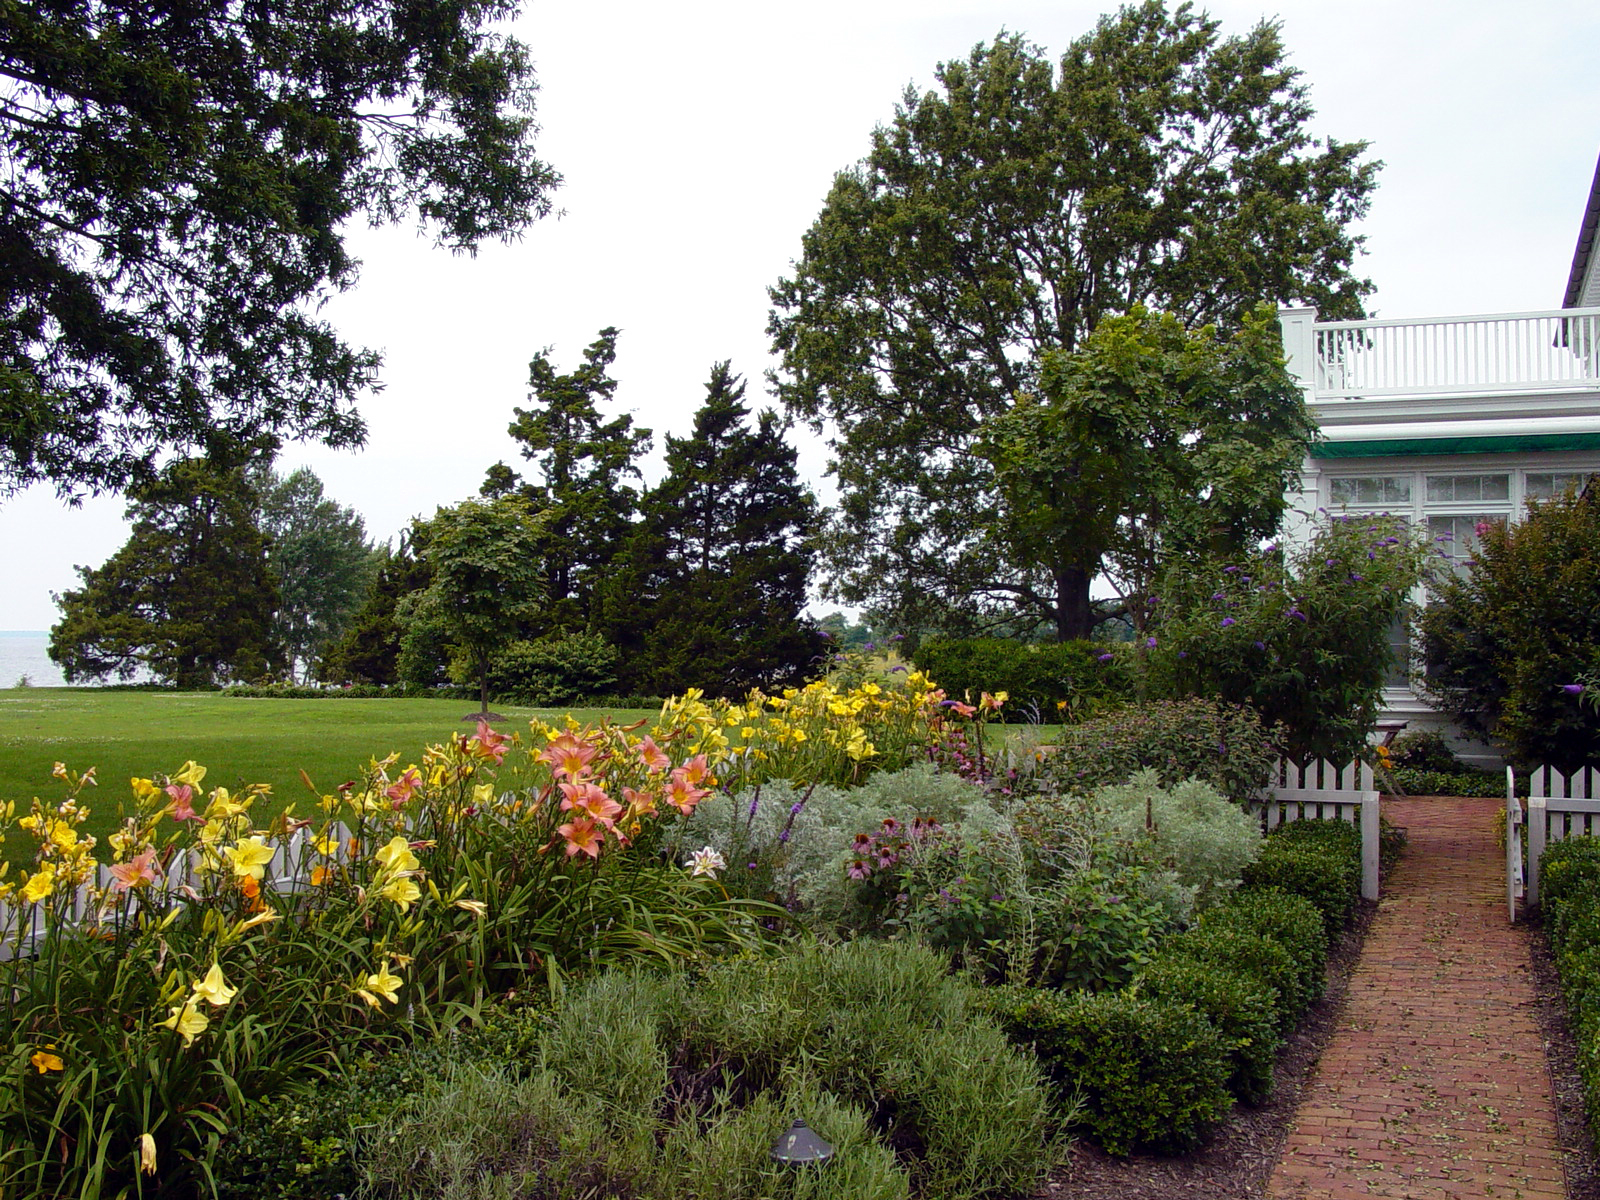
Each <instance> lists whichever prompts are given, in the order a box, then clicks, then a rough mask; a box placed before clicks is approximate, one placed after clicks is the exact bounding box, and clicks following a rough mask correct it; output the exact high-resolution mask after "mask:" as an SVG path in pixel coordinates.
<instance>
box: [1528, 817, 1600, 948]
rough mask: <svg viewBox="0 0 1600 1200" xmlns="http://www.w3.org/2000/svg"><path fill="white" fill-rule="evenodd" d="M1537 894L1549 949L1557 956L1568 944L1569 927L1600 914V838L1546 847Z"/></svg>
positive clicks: (1564, 842)
mask: <svg viewBox="0 0 1600 1200" xmlns="http://www.w3.org/2000/svg"><path fill="white" fill-rule="evenodd" d="M1539 893H1540V894H1539V903H1540V906H1541V907H1542V908H1543V910H1544V922H1545V928H1546V929H1547V930H1548V931H1549V933H1550V944H1551V948H1552V949H1553V950H1554V951H1555V952H1556V954H1558V955H1560V954H1561V953H1563V952H1564V951H1565V950H1566V949H1567V946H1568V929H1569V927H1571V926H1574V925H1576V924H1577V923H1578V922H1580V921H1585V920H1589V919H1592V917H1593V915H1594V914H1600V840H1597V839H1595V838H1587V837H1574V838H1563V839H1562V840H1561V841H1559V842H1552V843H1551V844H1550V845H1548V846H1546V847H1545V851H1544V856H1543V857H1542V858H1541V859H1540V860H1539ZM1597 940H1600V939H1597Z"/></svg>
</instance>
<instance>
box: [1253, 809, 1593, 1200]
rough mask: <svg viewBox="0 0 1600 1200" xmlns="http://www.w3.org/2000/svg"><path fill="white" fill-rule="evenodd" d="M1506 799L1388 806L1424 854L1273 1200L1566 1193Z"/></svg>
mask: <svg viewBox="0 0 1600 1200" xmlns="http://www.w3.org/2000/svg"><path fill="white" fill-rule="evenodd" d="M1500 808H1501V804H1500V802H1499V801H1495V800H1453V799H1425V800H1386V801H1384V812H1385V814H1386V815H1387V816H1388V817H1389V819H1390V820H1392V821H1393V822H1394V823H1395V824H1397V825H1403V826H1406V827H1407V828H1408V829H1409V831H1410V835H1411V841H1410V848H1409V850H1408V851H1407V854H1406V857H1405V858H1404V860H1403V861H1402V862H1401V864H1400V866H1399V867H1398V868H1397V869H1396V870H1395V872H1394V874H1393V876H1392V877H1391V878H1390V879H1389V880H1387V881H1386V886H1385V888H1384V898H1383V900H1382V901H1381V902H1380V903H1379V908H1378V913H1377V916H1376V918H1375V919H1374V920H1373V923H1372V928H1371V931H1370V932H1369V934H1368V937H1367V943H1366V945H1365V947H1364V948H1363V950H1362V954H1361V961H1360V963H1359V964H1358V965H1357V967H1356V970H1355V974H1354V975H1353V976H1352V977H1351V980H1350V991H1349V996H1348V998H1347V1000H1346V1002H1345V1010H1344V1012H1343V1013H1342V1014H1341V1015H1340V1018H1339V1024H1338V1026H1337V1028H1336V1029H1335V1031H1334V1035H1333V1041H1332V1042H1331V1043H1330V1045H1329V1046H1328V1048H1327V1050H1326V1051H1325V1052H1324V1053H1323V1056H1322V1060H1321V1062H1320V1063H1319V1064H1318V1066H1317V1074H1316V1076H1315V1078H1314V1079H1313V1081H1312V1082H1311V1085H1310V1086H1309V1087H1308V1088H1307V1090H1306V1093H1305V1095H1304V1097H1303V1098H1302V1100H1301V1104H1300V1109H1299V1112H1298V1113H1296V1115H1295V1122H1294V1125H1293V1127H1292V1128H1291V1130H1290V1133H1289V1139H1288V1143H1287V1145H1286V1146H1285V1147H1284V1152H1283V1157H1282V1158H1281V1159H1280V1160H1279V1162H1278V1165H1277V1168H1276V1169H1275V1170H1274V1171H1273V1174H1272V1180H1271V1182H1270V1184H1269V1185H1268V1189H1267V1194H1268V1196H1269V1197H1272V1198H1273V1200H1353V1198H1354V1197H1358V1196H1388V1197H1404V1198H1406V1200H1458V1198H1468V1197H1472V1198H1476V1197H1485V1198H1489V1197H1493V1198H1496V1200H1501V1198H1504V1200H1510V1198H1513V1197H1517V1198H1521V1200H1561V1197H1563V1196H1564V1195H1565V1188H1564V1187H1563V1182H1562V1172H1561V1159H1560V1155H1559V1153H1558V1151H1557V1148H1556V1134H1555V1109H1554V1106H1553V1104H1552V1102H1551V1098H1550V1078H1549V1073H1548V1070H1547V1069H1546V1066H1545V1059H1544V1043H1543V1041H1542V1039H1541V1038H1540V1035H1539V1031H1538V1027H1537V1026H1536V1025H1535V1023H1534V1020H1533V1015H1532V1013H1531V1011H1530V1009H1531V1005H1532V1004H1533V999H1534V997H1533V988H1532V984H1531V982H1530V980H1529V976H1528V970H1529V967H1528V947H1527V940H1526V935H1525V933H1524V932H1523V930H1522V929H1521V928H1520V927H1514V926H1512V925H1510V924H1508V922H1507V921H1506V911H1505V882H1504V875H1503V872H1504V865H1503V864H1504V862H1505V857H1504V855H1503V854H1502V853H1501V851H1500V850H1499V848H1498V845H1497V840H1496V829H1495V814H1496V812H1497V811H1498V810H1499V809H1500Z"/></svg>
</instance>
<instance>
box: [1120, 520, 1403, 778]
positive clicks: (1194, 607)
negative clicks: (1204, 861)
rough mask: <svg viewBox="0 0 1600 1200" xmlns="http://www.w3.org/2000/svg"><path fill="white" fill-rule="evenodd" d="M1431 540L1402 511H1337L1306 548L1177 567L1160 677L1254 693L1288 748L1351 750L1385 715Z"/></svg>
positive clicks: (1299, 754)
mask: <svg viewBox="0 0 1600 1200" xmlns="http://www.w3.org/2000/svg"><path fill="white" fill-rule="evenodd" d="M1431 554H1432V551H1431V550H1430V549H1429V547H1428V545H1427V544H1426V543H1424V542H1422V541H1421V540H1420V539H1419V538H1418V537H1417V535H1416V534H1415V533H1413V532H1412V531H1411V529H1410V528H1409V527H1408V526H1407V525H1406V523H1405V522H1404V521H1402V520H1400V519H1399V518H1397V517H1389V516H1377V517H1370V518H1369V517H1359V518H1345V517H1339V516H1335V517H1331V518H1328V519H1326V520H1325V521H1324V522H1323V523H1321V524H1320V525H1319V526H1318V527H1317V529H1316V531H1315V533H1314V535H1313V536H1312V538H1311V540H1310V541H1309V542H1308V543H1307V544H1306V545H1305V546H1304V547H1302V548H1300V549H1298V550H1296V551H1294V552H1292V553H1285V552H1284V551H1283V550H1281V549H1279V548H1277V547H1276V546H1268V547H1267V548H1265V549H1263V550H1261V551H1260V552H1258V553H1256V554H1253V555H1247V556H1244V557H1242V558H1237V559H1234V560H1232V561H1230V562H1227V563H1219V562H1215V561H1212V562H1204V563H1201V564H1199V565H1196V566H1184V567H1179V568H1176V569H1174V570H1172V571H1169V572H1168V574H1167V576H1166V577H1165V581H1164V583H1163V584H1162V588H1161V593H1160V597H1159V601H1160V602H1159V603H1158V605H1157V606H1156V611H1157V615H1158V624H1157V627H1156V636H1155V637H1154V639H1153V640H1154V642H1155V644H1154V646H1153V647H1148V648H1147V649H1148V653H1149V656H1150V658H1149V661H1150V668H1151V675H1152V682H1153V684H1154V686H1155V688H1156V689H1157V690H1158V691H1165V692H1167V693H1168V694H1171V695H1174V696H1187V695H1193V696H1211V697H1214V698H1216V699H1218V700H1225V701H1228V702H1230V703H1234V704H1246V705H1249V706H1250V707H1251V708H1253V709H1255V710H1256V712H1257V713H1259V714H1260V716H1261V720H1262V722H1263V723H1264V724H1267V725H1276V726H1278V737H1279V739H1280V742H1281V745H1282V748H1283V750H1284V752H1285V753H1287V754H1288V755H1289V756H1290V757H1292V758H1295V759H1299V760H1302V761H1303V760H1305V759H1308V758H1327V759H1330V760H1332V761H1344V762H1347V761H1349V760H1350V759H1351V758H1352V757H1353V756H1354V755H1356V754H1357V753H1359V752H1360V750H1361V747H1362V746H1363V745H1364V744H1365V742H1366V735H1367V733H1368V731H1369V730H1370V729H1371V728H1372V723H1373V721H1374V720H1376V718H1377V715H1378V709H1379V706H1380V703H1381V701H1382V698H1383V684H1384V679H1385V677H1386V676H1387V675H1388V674H1389V673H1390V672H1391V671H1392V670H1394V669H1395V667H1396V666H1397V665H1399V666H1401V667H1402V668H1403V667H1404V666H1405V665H1406V664H1396V662H1395V656H1394V650H1393V646H1392V643H1391V640H1390V630H1391V628H1392V627H1393V625H1394V623H1395V621H1397V620H1408V619H1409V617H1410V613H1411V598H1410V597H1411V591H1412V589H1413V588H1415V587H1416V585H1417V584H1418V582H1419V581H1420V580H1421V579H1422V578H1423V576H1424V574H1425V573H1426V570H1427V566H1428V562H1429V557H1430V555H1431Z"/></svg>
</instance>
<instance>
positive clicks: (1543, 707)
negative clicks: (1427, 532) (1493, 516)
mask: <svg viewBox="0 0 1600 1200" xmlns="http://www.w3.org/2000/svg"><path fill="white" fill-rule="evenodd" d="M1478 541H1479V544H1478V546H1477V549H1476V557H1475V558H1474V559H1473V560H1472V561H1470V562H1469V563H1468V564H1467V569H1466V571H1465V573H1464V574H1461V575H1459V576H1453V577H1451V578H1448V579H1446V580H1444V581H1443V582H1442V583H1441V584H1440V585H1439V586H1438V587H1437V588H1436V589H1435V593H1434V597H1433V602H1432V603H1430V604H1429V606H1428V608H1427V610H1426V611H1425V612H1424V613H1423V617H1422V641H1423V647H1424V652H1425V654H1426V656H1427V660H1428V674H1427V675H1426V676H1425V677H1424V678H1423V686H1424V688H1425V690H1426V692H1427V695H1428V698H1429V699H1430V700H1431V701H1432V702H1433V704H1434V705H1435V707H1437V708H1439V709H1441V710H1442V711H1444V712H1447V713H1449V714H1450V715H1451V716H1452V717H1453V718H1455V720H1456V721H1457V722H1458V723H1459V724H1460V725H1461V726H1462V728H1464V729H1466V730H1468V731H1470V732H1472V733H1475V734H1477V735H1478V736H1480V737H1482V738H1484V739H1486V740H1489V739H1492V740H1493V741H1495V742H1497V743H1499V744H1500V745H1502V746H1503V747H1504V748H1505V750H1506V753H1507V756H1508V757H1509V758H1511V759H1512V760H1513V761H1515V762H1517V763H1520V764H1524V765H1528V766H1532V765H1534V764H1538V763H1549V764H1551V765H1553V766H1556V767H1558V768H1560V769H1561V770H1563V771H1570V770H1571V769H1573V768H1574V767H1577V766H1580V765H1582V764H1583V763H1585V762H1591V761H1594V760H1595V759H1596V758H1600V714H1597V713H1596V711H1595V710H1594V709H1593V708H1591V707H1588V706H1586V705H1584V704H1583V703H1582V700H1583V697H1582V696H1581V695H1580V694H1577V693H1573V692H1568V691H1566V690H1564V687H1565V685H1573V686H1574V687H1576V686H1578V681H1579V680H1580V679H1581V678H1586V677H1589V676H1591V675H1592V673H1593V672H1594V671H1595V669H1596V668H1597V667H1600V606H1597V605H1595V604H1594V602H1593V598H1594V596H1595V595H1596V594H1600V498H1597V497H1595V496H1593V495H1591V492H1590V489H1587V488H1585V489H1584V490H1583V491H1581V492H1578V493H1575V494H1568V495H1566V496H1562V497H1557V498H1555V499H1552V500H1549V501H1545V502H1543V503H1540V502H1530V503H1529V505H1528V512H1527V516H1526V518H1525V519H1524V520H1522V521H1521V522H1520V523H1518V524H1515V525H1510V526H1508V525H1506V524H1503V523H1501V522H1497V521H1491V522H1486V523H1484V524H1483V525H1482V526H1480V532H1479V538H1478Z"/></svg>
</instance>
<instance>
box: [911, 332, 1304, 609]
mask: <svg viewBox="0 0 1600 1200" xmlns="http://www.w3.org/2000/svg"><path fill="white" fill-rule="evenodd" d="M1039 389H1040V394H1039V395H1038V396H1035V395H1032V394H1031V393H1028V392H1019V393H1018V394H1017V397H1016V400H1015V402H1014V403H1013V404H1012V405H1011V407H1010V408H1008V409H1006V410H1005V411H1003V412H1001V413H998V414H996V415H995V416H993V417H991V418H990V419H989V420H987V421H985V422H984V423H983V425H982V426H980V428H979V432H978V439H977V441H976V443H975V452H976V453H977V454H978V455H979V456H980V457H981V458H982V459H983V460H984V461H985V462H987V463H988V464H989V466H990V468H991V469H992V470H993V472H994V488H995V493H994V509H993V516H992V519H991V524H990V525H989V527H988V528H987V529H986V530H985V531H984V533H985V536H984V537H982V538H974V539H971V540H970V541H969V542H968V543H967V545H966V547H964V551H965V552H964V554H963V556H962V557H961V558H960V559H958V560H956V561H954V562H951V563H948V564H946V565H945V571H944V572H943V581H944V582H945V584H946V587H947V589H948V590H947V591H946V592H945V593H943V594H942V595H940V594H933V596H932V599H933V600H934V601H935V602H941V601H942V602H944V603H948V604H950V605H955V604H957V603H961V602H965V603H967V604H968V605H969V606H974V607H976V608H977V609H978V610H979V611H992V610H998V611H1000V612H1015V613H1017V614H1018V615H1019V616H1022V617H1025V618H1027V620H1028V621H1029V623H1031V624H1032V625H1033V626H1034V628H1035V629H1038V628H1041V627H1042V628H1045V629H1052V630H1054V631H1055V633H1056V634H1057V636H1058V637H1060V638H1061V639H1063V640H1066V639H1068V638H1081V637H1087V636H1088V635H1089V633H1090V631H1091V630H1092V629H1093V627H1094V625H1095V624H1096V623H1097V620H1098V616H1099V613H1098V612H1097V610H1096V607H1095V606H1094V605H1093V604H1092V603H1091V602H1090V596H1089V586H1090V583H1091V582H1092V581H1093V580H1094V579H1095V578H1096V577H1102V578H1105V579H1106V580H1108V582H1109V583H1110V584H1111V586H1112V587H1113V588H1114V589H1115V591H1116V592H1117V593H1118V595H1119V597H1120V599H1121V603H1120V605H1119V607H1120V608H1121V609H1122V611H1123V612H1124V613H1125V614H1126V615H1127V616H1128V617H1129V618H1130V619H1131V620H1132V622H1133V624H1134V627H1135V628H1136V629H1139V630H1141V631H1142V630H1143V628H1144V626H1145V624H1146V622H1147V619H1148V618H1149V616H1150V615H1151V611H1152V608H1153V600H1154V592H1155V586H1154V585H1155V580H1156V576H1157V573H1158V572H1159V571H1160V569H1161V566H1162V564H1163V563H1164V562H1166V561H1168V560H1170V559H1173V558H1175V557H1180V556H1185V555H1188V556H1193V555H1230V554H1233V555H1237V554H1242V553H1245V552H1247V551H1248V550H1250V549H1252V548H1253V547H1254V546H1256V545H1258V544H1259V543H1260V541H1261V540H1262V539H1263V538H1265V537H1267V536H1268V535H1269V534H1271V533H1272V532H1274V531H1275V530H1276V529H1277V528H1278V523H1279V521H1280V520H1281V518H1282V516H1283V513H1284V511H1285V510H1286V509H1287V507H1288V502H1289V501H1288V496H1289V493H1290V491H1291V489H1293V488H1295V487H1297V486H1298V482H1299V470H1300V465H1301V463H1302V462H1303V461H1304V459H1305V455H1306V451H1307V450H1308V449H1309V448H1310V445H1311V440H1312V438H1313V437H1314V436H1315V433H1316V425H1315V422H1314V421H1313V420H1312V418H1311V414H1310V413H1309V412H1308V411H1307V410H1306V406H1305V403H1304V400H1303V399H1302V397H1301V392H1300V387H1299V385H1298V384H1297V383H1296V382H1295V381H1294V379H1293V378H1292V377H1291V376H1290V375H1289V373H1288V371H1286V370H1285V369H1284V366H1283V357H1282V354H1281V352H1280V350H1279V345H1278V330H1277V323H1276V321H1275V319H1274V316H1273V314H1272V312H1271V310H1270V309H1268V308H1266V307H1265V306H1263V308H1262V309H1261V310H1260V311H1258V312H1256V313H1254V314H1251V315H1249V316H1247V317H1246V318H1245V321H1244V324H1243V325H1242V326H1241V327H1240V329H1239V330H1238V331H1237V332H1236V333H1235V334H1234V336H1233V337H1231V338H1224V337H1222V336H1220V335H1219V334H1218V332H1217V330H1216V328H1215V327H1214V326H1209V325H1208V326H1205V327H1203V328H1201V329H1198V330H1195V331H1192V332H1191V331H1190V330H1186V329H1185V328H1184V327H1183V326H1182V325H1181V324H1180V323H1179V322H1178V321H1177V319H1176V318H1174V317H1172V316H1171V315H1169V314H1163V313H1151V312H1147V311H1146V310H1144V309H1143V308H1135V309H1134V311H1133V312H1132V313H1130V314H1129V315H1127V316H1125V317H1107V318H1106V319H1105V320H1103V321H1102V322H1101V323H1100V324H1099V325H1098V326H1096V327H1095V329H1094V332H1092V333H1091V334H1089V336H1088V337H1087V338H1085V339H1084V341H1083V342H1082V344H1080V345H1079V347H1078V348H1077V349H1076V350H1073V351H1070V352H1068V351H1064V350H1049V351H1046V352H1045V355H1044V365H1043V370H1042V371H1041V373H1040V380H1039ZM926 602H927V597H926V596H906V597H904V598H903V599H901V601H900V607H901V608H902V609H903V610H907V611H911V612H915V611H916V607H917V605H918V604H922V603H926Z"/></svg>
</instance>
